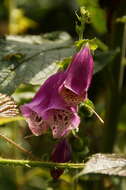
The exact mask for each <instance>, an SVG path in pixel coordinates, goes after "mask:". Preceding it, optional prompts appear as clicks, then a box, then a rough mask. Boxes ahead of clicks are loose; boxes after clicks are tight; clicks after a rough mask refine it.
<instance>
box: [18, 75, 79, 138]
mask: <svg viewBox="0 0 126 190" xmlns="http://www.w3.org/2000/svg"><path fill="white" fill-rule="evenodd" d="M65 77H66V72H59V73H56V74H54V75H52V76H51V77H49V78H48V79H47V80H46V81H45V83H44V84H43V85H42V86H41V88H40V89H39V91H38V92H37V93H36V95H35V97H34V98H33V100H32V101H31V102H30V103H28V104H25V105H23V106H21V112H22V114H23V115H24V117H25V118H26V120H27V122H28V124H29V128H30V130H31V131H32V133H33V134H35V135H41V134H43V133H44V132H46V131H47V129H48V128H49V127H50V128H51V129H52V132H53V136H54V138H61V137H63V136H65V135H67V134H68V133H69V132H70V131H71V130H72V129H75V128H77V127H78V125H79V123H80V118H79V116H78V115H77V108H76V107H68V106H67V104H66V103H65V101H64V99H63V98H62V96H61V95H60V94H59V86H61V85H62V83H63V81H64V80H65Z"/></svg>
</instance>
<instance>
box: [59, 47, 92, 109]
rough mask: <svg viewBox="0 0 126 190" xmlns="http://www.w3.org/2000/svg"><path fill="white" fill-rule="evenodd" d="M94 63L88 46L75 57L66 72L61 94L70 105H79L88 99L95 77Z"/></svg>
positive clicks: (60, 90)
mask: <svg viewBox="0 0 126 190" xmlns="http://www.w3.org/2000/svg"><path fill="white" fill-rule="evenodd" d="M93 68H94V61H93V57H92V55H91V52H90V49H89V47H88V45H86V46H85V47H84V48H83V49H81V50H80V51H79V52H78V53H77V54H75V55H74V57H73V59H72V62H71V64H70V65H69V67H68V68H67V70H66V78H65V80H64V82H63V84H62V85H61V86H60V89H59V92H60V94H61V96H62V97H63V98H64V100H65V102H66V103H67V104H68V105H77V104H79V103H80V102H81V101H84V100H85V99H86V98H87V91H88V88H89V86H90V83H91V79H92V75H93Z"/></svg>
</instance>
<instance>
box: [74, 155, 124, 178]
mask: <svg viewBox="0 0 126 190" xmlns="http://www.w3.org/2000/svg"><path fill="white" fill-rule="evenodd" d="M86 174H106V175H115V176H122V177H123V176H125V177H126V156H125V155H118V154H100V153H98V154H94V155H92V156H91V157H90V158H89V160H88V161H87V162H86V163H85V167H84V169H83V170H82V171H81V172H80V173H79V174H78V175H77V177H78V176H82V175H86Z"/></svg>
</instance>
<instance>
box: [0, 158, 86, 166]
mask: <svg viewBox="0 0 126 190" xmlns="http://www.w3.org/2000/svg"><path fill="white" fill-rule="evenodd" d="M0 166H23V167H29V168H30V167H44V168H54V167H55V168H64V169H65V168H67V169H77V168H78V169H83V168H84V166H85V164H84V163H54V162H44V161H31V160H14V159H5V158H0Z"/></svg>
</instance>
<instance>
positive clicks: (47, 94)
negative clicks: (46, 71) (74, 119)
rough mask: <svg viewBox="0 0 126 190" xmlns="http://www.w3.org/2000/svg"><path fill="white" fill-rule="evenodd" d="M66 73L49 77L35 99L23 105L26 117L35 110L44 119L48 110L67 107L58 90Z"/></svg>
mask: <svg viewBox="0 0 126 190" xmlns="http://www.w3.org/2000/svg"><path fill="white" fill-rule="evenodd" d="M65 76H66V73H65V72H59V73H56V74H55V75H52V76H51V77H49V78H48V79H47V80H46V81H45V83H44V84H43V85H42V86H41V88H40V89H39V91H38V92H37V93H36V95H35V97H34V98H33V100H32V101H31V102H30V103H28V104H25V105H23V106H21V112H22V113H23V115H24V116H25V117H29V116H30V112H31V111H34V112H36V113H37V114H38V115H39V116H41V117H43V118H44V119H47V118H48V114H46V112H47V111H48V110H51V109H64V108H65V107H66V105H65V103H64V100H63V98H62V97H61V96H60V94H59V92H58V88H59V86H60V85H61V84H62V83H63V81H64V79H65Z"/></svg>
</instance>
